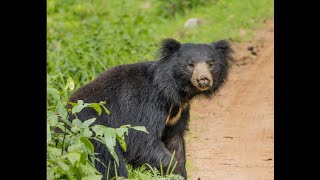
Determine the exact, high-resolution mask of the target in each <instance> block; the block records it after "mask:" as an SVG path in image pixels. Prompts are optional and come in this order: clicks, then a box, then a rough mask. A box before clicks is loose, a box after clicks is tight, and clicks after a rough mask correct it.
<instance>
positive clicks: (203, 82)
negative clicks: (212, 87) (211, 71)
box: [198, 77, 210, 87]
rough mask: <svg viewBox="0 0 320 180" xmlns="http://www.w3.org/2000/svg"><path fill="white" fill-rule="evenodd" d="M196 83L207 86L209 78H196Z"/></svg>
mask: <svg viewBox="0 0 320 180" xmlns="http://www.w3.org/2000/svg"><path fill="white" fill-rule="evenodd" d="M198 84H199V86H200V87H205V86H206V87H209V84H210V80H209V79H208V78H207V77H201V78H200V79H198Z"/></svg>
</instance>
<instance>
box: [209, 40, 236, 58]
mask: <svg viewBox="0 0 320 180" xmlns="http://www.w3.org/2000/svg"><path fill="white" fill-rule="evenodd" d="M211 46H213V47H214V48H215V50H217V51H218V53H219V56H220V57H221V58H222V59H223V60H233V57H232V55H233V53H234V50H233V49H232V47H231V43H230V42H229V41H227V40H220V41H217V42H214V43H212V44H211Z"/></svg>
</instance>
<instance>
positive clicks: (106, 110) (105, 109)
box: [100, 104, 110, 114]
mask: <svg viewBox="0 0 320 180" xmlns="http://www.w3.org/2000/svg"><path fill="white" fill-rule="evenodd" d="M100 106H101V107H103V109H104V111H105V112H106V113H107V114H110V111H109V110H108V109H107V108H106V107H104V105H103V104H101V105H100Z"/></svg>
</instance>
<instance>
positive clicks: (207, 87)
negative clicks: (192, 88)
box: [196, 84, 211, 91]
mask: <svg viewBox="0 0 320 180" xmlns="http://www.w3.org/2000/svg"><path fill="white" fill-rule="evenodd" d="M210 87H211V86H210V85H208V84H202V85H200V84H199V85H197V86H196V88H197V89H199V90H200V91H205V90H208V89H209V88H210Z"/></svg>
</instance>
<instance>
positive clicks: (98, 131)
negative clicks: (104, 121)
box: [91, 125, 106, 137]
mask: <svg viewBox="0 0 320 180" xmlns="http://www.w3.org/2000/svg"><path fill="white" fill-rule="evenodd" d="M105 128H106V127H103V126H101V125H94V126H92V127H91V129H92V130H93V131H94V132H95V133H96V137H97V136H102V135H103V131H104V129H105Z"/></svg>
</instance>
